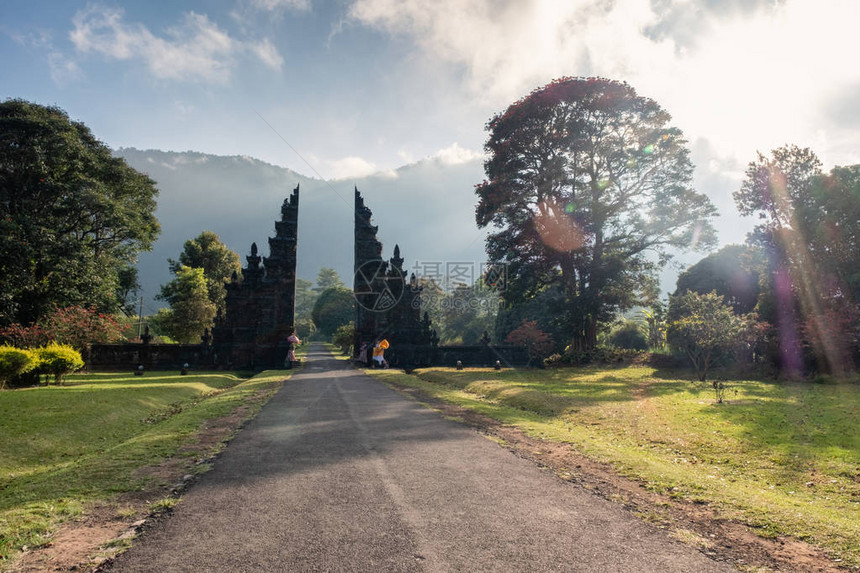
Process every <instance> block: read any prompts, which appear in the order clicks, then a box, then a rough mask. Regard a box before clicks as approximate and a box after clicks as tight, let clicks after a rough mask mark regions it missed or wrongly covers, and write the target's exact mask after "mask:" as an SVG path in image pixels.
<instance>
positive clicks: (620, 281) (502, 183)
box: [476, 78, 716, 349]
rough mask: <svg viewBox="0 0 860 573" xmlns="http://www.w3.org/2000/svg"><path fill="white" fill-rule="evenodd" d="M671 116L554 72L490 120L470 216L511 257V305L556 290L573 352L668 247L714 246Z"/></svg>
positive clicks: (496, 256)
mask: <svg viewBox="0 0 860 573" xmlns="http://www.w3.org/2000/svg"><path fill="white" fill-rule="evenodd" d="M669 121H670V116H669V114H668V113H667V112H666V111H664V110H663V109H662V108H661V107H660V106H659V105H658V104H657V103H656V102H654V101H653V100H651V99H648V98H645V97H641V96H638V95H637V94H636V92H635V90H634V89H633V88H632V87H630V86H629V85H627V84H626V83H621V82H615V81H611V80H606V79H602V78H588V79H583V78H562V79H560V80H557V81H554V82H552V83H550V84H548V85H546V86H544V87H542V88H539V89H537V90H535V91H534V92H532V93H531V94H530V95H528V96H527V97H525V98H523V99H521V100H520V101H518V102H516V103H514V104H512V105H511V106H510V107H508V109H507V110H506V111H505V112H503V113H501V114H498V115H496V116H495V117H493V118H492V119H491V120H490V122H489V123H488V124H487V129H488V131H489V133H490V135H489V138H488V140H487V143H486V145H485V149H486V151H487V153H488V155H489V158H488V159H487V161H486V162H485V163H484V169H485V172H486V176H487V179H486V180H485V181H483V182H482V183H480V184H479V185H477V187H476V193H477V195H478V197H479V201H478V205H477V208H476V219H477V223H478V226H479V227H482V228H483V227H487V226H491V227H492V228H493V229H494V231H493V232H492V233H491V234H490V235H489V236H488V238H487V252H488V254H489V256H490V258H491V259H492V260H494V261H496V262H505V263H508V277H507V278H508V281H507V284H506V290H505V292H504V293H503V296H504V297H505V299H506V301H507V302H509V303H514V304H516V303H520V302H523V301H525V300H528V299H529V298H530V297H532V296H534V295H535V294H536V293H538V292H540V291H541V290H542V289H545V288H546V287H547V285H551V284H559V285H561V287H562V290H563V296H564V300H565V305H564V316H563V317H561V322H562V323H563V324H564V325H566V326H565V327H566V328H567V329H568V331H567V332H566V333H565V334H566V336H567V338H569V339H571V341H572V343H573V344H574V346H576V347H579V348H582V349H590V348H593V347H594V346H595V344H596V334H597V325H598V324H599V323H601V322H604V321H608V320H609V319H611V317H612V316H613V315H614V313H616V312H617V311H619V310H623V309H627V308H629V307H630V306H631V305H632V304H633V303H634V302H635V301H636V298H637V295H642V294H645V293H644V292H643V291H648V290H649V289H653V288H654V286H655V284H656V283H655V279H654V277H655V271H656V269H657V268H659V267H660V266H661V264H662V263H663V262H665V260H666V259H667V257H668V254H667V252H668V251H667V248H668V247H676V248H688V247H707V246H708V245H710V244H712V243H713V241H714V231H713V228H712V226H711V224H710V222H709V219H710V218H711V217H712V216H713V215H714V214H715V212H716V209H715V207H714V206H713V205H712V204H711V203H710V201H709V200H708V198H707V197H706V196H705V195H703V194H701V193H698V192H696V191H695V190H693V189H692V186H691V180H692V169H693V166H692V163H691V162H690V159H689V151H688V149H687V147H686V141H685V140H684V138H683V135H682V133H681V132H680V130H678V129H676V128H673V127H671V126H670V125H669ZM649 294H650V293H649Z"/></svg>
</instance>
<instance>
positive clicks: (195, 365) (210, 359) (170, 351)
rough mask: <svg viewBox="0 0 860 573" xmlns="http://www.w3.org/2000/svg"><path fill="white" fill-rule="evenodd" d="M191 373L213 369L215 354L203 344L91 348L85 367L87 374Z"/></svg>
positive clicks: (119, 345) (117, 345)
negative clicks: (185, 368)
mask: <svg viewBox="0 0 860 573" xmlns="http://www.w3.org/2000/svg"><path fill="white" fill-rule="evenodd" d="M141 364H142V365H143V367H144V369H146V370H180V369H182V367H183V366H184V365H185V364H188V366H189V367H190V368H192V369H194V370H208V369H212V368H215V367H216V365H215V354H214V352H212V348H211V347H209V346H206V345H204V344H134V343H127V344H94V345H93V346H92V348H91V349H90V354H89V359H88V360H87V367H88V368H89V369H90V370H135V369H137V367H138V366H139V365H141Z"/></svg>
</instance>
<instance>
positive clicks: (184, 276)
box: [156, 267, 216, 344]
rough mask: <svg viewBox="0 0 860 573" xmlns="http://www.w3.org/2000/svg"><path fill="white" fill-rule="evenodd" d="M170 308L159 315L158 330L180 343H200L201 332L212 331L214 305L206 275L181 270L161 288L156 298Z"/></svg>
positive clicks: (196, 269) (201, 271) (198, 271)
mask: <svg viewBox="0 0 860 573" xmlns="http://www.w3.org/2000/svg"><path fill="white" fill-rule="evenodd" d="M156 298H158V299H160V300H164V301H167V303H168V304H170V310H169V311H163V312H162V311H159V315H158V316H159V319H158V322H159V323H160V324H159V327H160V328H161V329H162V330H163V331H164V332H165V333H166V334H167V335H168V336H170V337H171V338H173V339H175V340H176V341H178V342H182V343H188V344H190V343H196V342H200V338H201V336H203V331H204V330H206V329H207V328H211V327H212V323H213V319H214V318H215V313H216V310H215V304H214V303H213V302H212V301H211V300H209V290H208V285H207V281H206V275H205V274H204V272H203V269H202V268H194V267H181V268H179V269H177V271H176V278H175V279H173V280H172V281H170V282H169V283H167V284H166V285H164V286H162V287H161V293H159V295H158V296H157V297H156Z"/></svg>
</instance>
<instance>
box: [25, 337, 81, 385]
mask: <svg viewBox="0 0 860 573" xmlns="http://www.w3.org/2000/svg"><path fill="white" fill-rule="evenodd" d="M35 353H36V356H37V358H38V360H39V370H40V371H41V372H44V373H45V374H51V375H53V377H54V382H56V383H57V384H62V383H63V378H64V377H65V375H66V374H68V373H70V372H74V371H75V370H79V369H81V368H83V366H84V360H83V358H81V353H80V352H78V351H77V350H75V349H74V348H72V347H71V346H66V345H62V344H49V345H48V346H43V347H42V348H37V349H36V351H35Z"/></svg>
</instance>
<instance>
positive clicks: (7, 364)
mask: <svg viewBox="0 0 860 573" xmlns="http://www.w3.org/2000/svg"><path fill="white" fill-rule="evenodd" d="M35 366H36V358H35V357H34V356H33V353H32V352H30V351H28V350H22V349H20V348H15V347H12V346H0V390H2V389H3V388H5V387H6V382H8V381H9V380H11V379H12V378H14V377H16V376H19V375H21V374H24V373H25V372H29V371H30V370H32V369H33V368H34V367H35Z"/></svg>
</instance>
